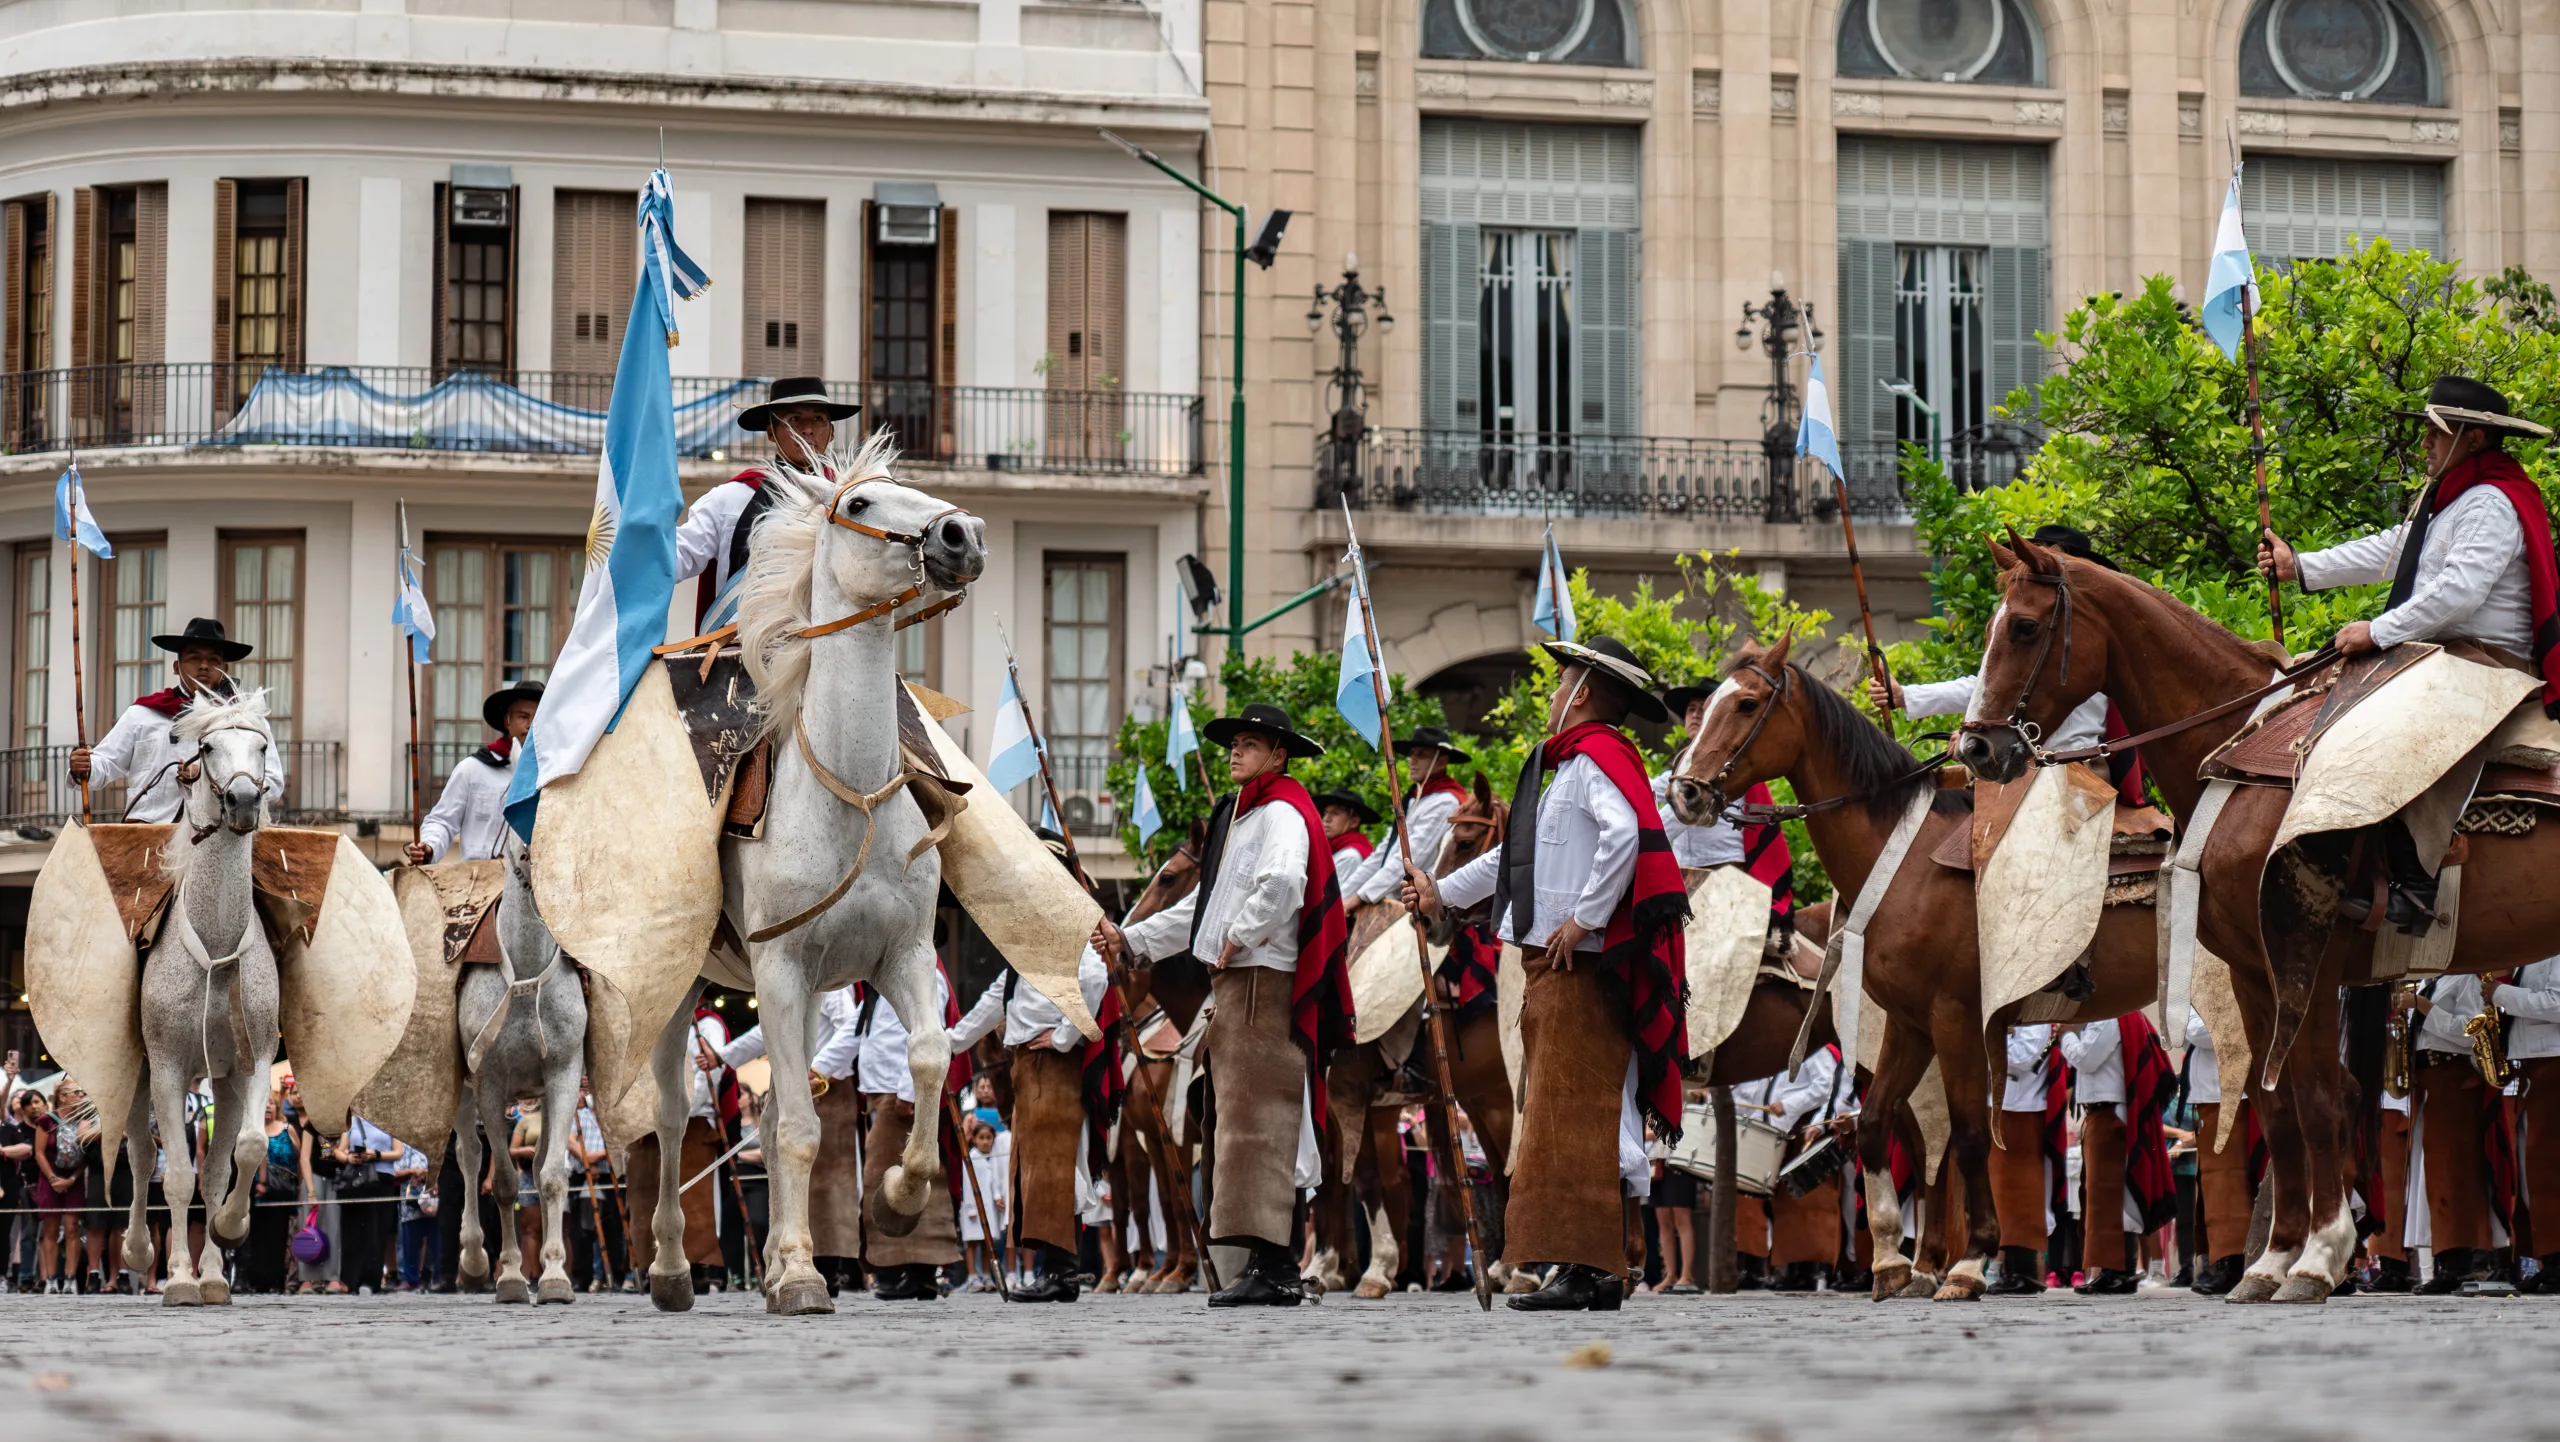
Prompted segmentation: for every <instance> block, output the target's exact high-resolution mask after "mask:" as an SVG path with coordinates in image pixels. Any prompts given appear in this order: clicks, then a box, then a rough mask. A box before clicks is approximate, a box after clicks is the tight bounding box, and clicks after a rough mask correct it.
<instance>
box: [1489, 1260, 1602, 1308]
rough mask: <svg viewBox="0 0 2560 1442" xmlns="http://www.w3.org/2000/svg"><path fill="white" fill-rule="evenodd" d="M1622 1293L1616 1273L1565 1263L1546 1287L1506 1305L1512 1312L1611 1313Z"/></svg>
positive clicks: (1513, 1299)
mask: <svg viewBox="0 0 2560 1442" xmlns="http://www.w3.org/2000/svg"><path fill="white" fill-rule="evenodd" d="M1625 1294H1626V1288H1625V1284H1624V1283H1622V1282H1620V1281H1619V1280H1618V1277H1617V1274H1616V1273H1614V1272H1604V1271H1601V1270H1600V1269H1599V1268H1597V1267H1586V1266H1583V1265H1581V1264H1580V1263H1578V1262H1567V1263H1565V1264H1564V1265H1563V1266H1561V1267H1558V1268H1556V1270H1555V1275H1554V1276H1551V1277H1549V1278H1548V1279H1547V1284H1546V1285H1545V1286H1543V1287H1540V1288H1539V1289H1538V1290H1536V1291H1534V1292H1531V1293H1529V1294H1528V1295H1526V1296H1521V1297H1513V1298H1512V1299H1511V1300H1510V1302H1509V1303H1508V1305H1509V1306H1510V1308H1511V1310H1513V1311H1515V1312H1614V1311H1616V1310H1618V1303H1619V1301H1620V1300H1621V1299H1622V1298H1623V1297H1624V1296H1625Z"/></svg>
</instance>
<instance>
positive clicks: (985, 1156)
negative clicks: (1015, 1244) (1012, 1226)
mask: <svg viewBox="0 0 2560 1442" xmlns="http://www.w3.org/2000/svg"><path fill="white" fill-rule="evenodd" d="M996 1141H997V1146H998V1149H997V1150H994V1151H984V1152H982V1151H979V1150H978V1149H977V1148H976V1147H971V1148H969V1173H970V1175H969V1176H967V1177H963V1178H961V1180H960V1240H962V1241H964V1242H983V1241H985V1240H986V1239H987V1234H986V1230H985V1227H990V1226H991V1227H994V1228H995V1229H996V1232H997V1234H998V1235H1002V1234H1003V1232H1004V1229H1005V1220H1004V1204H1005V1201H1006V1197H1005V1186H1006V1183H1005V1160H1006V1158H1005V1156H1004V1153H1003V1151H1002V1145H1003V1141H1004V1138H1003V1137H1002V1136H998V1137H997V1138H996ZM973 1182H974V1185H973V1184H972V1183H973ZM982 1199H983V1200H984V1201H985V1203H986V1207H987V1211H986V1222H985V1225H984V1226H981V1225H980V1223H979V1221H978V1204H979V1202H980V1201H981V1200H982Z"/></svg>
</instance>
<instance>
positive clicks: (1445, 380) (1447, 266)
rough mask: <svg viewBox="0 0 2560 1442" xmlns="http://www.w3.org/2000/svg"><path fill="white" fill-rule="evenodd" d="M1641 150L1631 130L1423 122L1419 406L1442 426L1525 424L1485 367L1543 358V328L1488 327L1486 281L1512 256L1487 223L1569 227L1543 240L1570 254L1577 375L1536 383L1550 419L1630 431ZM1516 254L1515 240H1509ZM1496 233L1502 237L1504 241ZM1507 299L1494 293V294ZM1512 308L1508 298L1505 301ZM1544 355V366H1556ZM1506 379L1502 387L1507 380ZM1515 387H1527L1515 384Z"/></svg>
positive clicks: (1514, 369) (1523, 229)
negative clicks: (1498, 261) (1561, 382)
mask: <svg viewBox="0 0 2560 1442" xmlns="http://www.w3.org/2000/svg"><path fill="white" fill-rule="evenodd" d="M1639 161H1640V150H1639V146H1638V141H1637V134H1636V132H1635V131H1634V130H1632V129H1629V128H1625V127H1618V126H1599V125H1537V124H1523V123H1518V122H1510V121H1485V120H1463V119H1455V118H1440V117H1428V116H1426V117H1425V118H1424V120H1423V126H1422V289H1423V298H1422V299H1423V304H1422V309H1423V337H1422V414H1423V425H1424V426H1426V427H1428V428H1430V429H1433V430H1457V431H1474V430H1489V429H1496V428H1500V427H1504V426H1506V425H1507V426H1509V427H1510V428H1514V429H1517V428H1523V427H1527V426H1528V425H1529V423H1528V422H1527V421H1526V420H1524V419H1523V418H1522V417H1521V416H1520V415H1519V414H1518V411H1519V404H1518V403H1517V402H1516V401H1515V402H1513V403H1512V408H1513V411H1514V414H1513V415H1512V416H1511V417H1510V418H1509V419H1508V421H1506V420H1505V418H1503V417H1501V416H1498V415H1495V414H1493V413H1492V410H1494V409H1498V408H1499V406H1500V404H1501V403H1497V402H1491V401H1489V400H1488V395H1489V394H1491V393H1492V392H1489V391H1488V389H1487V387H1486V385H1485V379H1486V377H1487V375H1488V374H1495V375H1499V374H1513V375H1517V374H1522V373H1526V371H1528V370H1535V369H1537V368H1539V366H1540V355H1541V352H1540V351H1539V349H1538V345H1539V336H1538V334H1537V333H1536V330H1535V327H1523V326H1518V325H1512V326H1507V327H1502V328H1497V329H1496V330H1493V331H1488V329H1487V326H1486V315H1487V309H1486V307H1487V305H1488V295H1489V292H1488V289H1487V287H1488V286H1489V285H1495V284H1503V285H1509V284H1512V283H1513V282H1512V281H1510V280H1508V279H1506V278H1507V277H1512V276H1515V275H1517V274H1518V273H1520V272H1519V268H1518V266H1517V265H1515V264H1505V265H1503V266H1500V267H1492V268H1489V258H1492V257H1494V252H1493V251H1489V250H1488V248H1487V247H1488V239H1487V234H1486V233H1487V232H1488V231H1493V232H1497V233H1498V234H1499V233H1517V234H1521V235H1532V236H1534V235H1556V234H1558V233H1560V232H1570V233H1571V244H1570V246H1565V245H1561V244H1550V245H1544V246H1542V249H1545V250H1550V251H1552V252H1553V253H1554V254H1556V255H1557V256H1559V257H1561V256H1564V255H1568V254H1569V255H1570V256H1571V269H1570V276H1571V279H1570V283H1569V287H1568V288H1567V289H1565V290H1564V291H1562V292H1561V293H1560V296H1559V298H1560V300H1561V302H1562V308H1561V310H1560V311H1559V312H1558V313H1559V315H1560V316H1563V317H1569V320H1570V324H1571V327H1572V330H1571V338H1570V341H1569V343H1568V344H1569V346H1570V355H1571V357H1572V369H1573V372H1574V375H1573V377H1572V379H1573V381H1574V384H1573V385H1572V386H1571V388H1570V391H1569V393H1567V392H1566V391H1565V390H1564V389H1563V388H1561V387H1547V388H1540V389H1539V390H1538V391H1537V394H1538V396H1539V398H1540V400H1539V404H1540V405H1541V406H1545V405H1546V399H1547V398H1548V397H1549V396H1551V395H1552V396H1553V397H1554V398H1555V400H1556V401H1557V402H1558V403H1559V404H1558V405H1556V406H1547V407H1546V409H1545V414H1546V415H1547V417H1548V418H1549V420H1550V421H1552V422H1554V423H1558V424H1560V425H1561V426H1563V427H1569V428H1570V429H1571V431H1573V432H1574V433H1575V434H1580V435H1633V434H1635V433H1636V432H1637V431H1638V430H1639V429H1640V427H1641V406H1642V385H1641V381H1640V378H1639V373H1640V370H1641V360H1642V352H1641V317H1642V314H1643V311H1642V300H1641V290H1640V286H1639V268H1640V266H1641V263H1642V257H1641V250H1642V247H1641V243H1640V227H1639V216H1640V211H1639V197H1640V193H1641V175H1640V167H1639ZM1508 244H1510V245H1511V246H1512V247H1513V249H1512V250H1511V251H1510V252H1508V253H1509V254H1512V255H1516V254H1518V250H1517V246H1518V244H1519V243H1518V242H1508ZM1500 249H1501V247H1500V246H1496V247H1495V251H1499V250H1500ZM1497 299H1498V298H1497ZM1501 314H1503V315H1505V316H1508V315H1510V314H1512V312H1511V311H1508V310H1503V311H1501ZM1553 359H1554V358H1553V357H1548V361H1549V364H1548V367H1547V368H1548V369H1549V370H1550V371H1551V370H1552V369H1553V366H1552V361H1553ZM1497 389H1499V388H1497ZM1507 393H1509V394H1514V395H1517V394H1518V393H1519V392H1518V391H1517V388H1516V387H1515V388H1514V389H1513V390H1512V391H1511V392H1507Z"/></svg>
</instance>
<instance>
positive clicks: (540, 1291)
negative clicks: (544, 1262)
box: [533, 1277, 578, 1307]
mask: <svg viewBox="0 0 2560 1442" xmlns="http://www.w3.org/2000/svg"><path fill="white" fill-rule="evenodd" d="M533 1300H534V1301H535V1302H536V1303H538V1304H540V1305H542V1306H546V1307H547V1306H550V1305H552V1304H553V1303H558V1304H560V1305H562V1306H566V1305H568V1304H569V1303H571V1302H574V1301H576V1300H578V1289H577V1288H575V1287H572V1286H570V1285H569V1279H568V1278H566V1277H545V1278H543V1279H542V1285H541V1286H540V1287H538V1288H536V1289H535V1290H534V1294H533Z"/></svg>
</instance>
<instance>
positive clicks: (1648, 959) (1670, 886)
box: [1531, 721, 1689, 1141]
mask: <svg viewBox="0 0 2560 1442" xmlns="http://www.w3.org/2000/svg"><path fill="white" fill-rule="evenodd" d="M1541 755H1542V759H1543V761H1544V764H1545V766H1546V769H1547V772H1548V774H1550V775H1553V774H1554V773H1555V771H1556V769H1557V768H1559V767H1561V766H1563V765H1564V763H1565V762H1567V761H1569V760H1571V759H1573V758H1574V757H1576V756H1587V757H1589V758H1590V759H1591V762H1592V764H1593V765H1595V766H1598V767H1599V768H1600V774H1601V775H1603V776H1606V777H1607V778H1609V784H1610V785H1612V786H1615V787H1617V788H1618V794H1619V795H1620V796H1621V797H1623V798H1625V800H1626V803H1627V805H1628V806H1629V807H1630V808H1631V809H1633V810H1634V812H1635V814H1636V866H1635V876H1634V878H1633V879H1632V881H1631V882H1630V883H1629V885H1628V888H1627V897H1626V900H1625V901H1623V902H1621V903H1620V904H1619V905H1618V907H1617V908H1616V909H1615V910H1613V911H1611V912H1610V913H1609V928H1608V930H1607V931H1606V932H1604V933H1602V935H1601V938H1600V961H1601V970H1600V976H1601V979H1602V984H1603V985H1604V986H1614V987H1615V988H1617V989H1619V990H1620V991H1621V994H1622V995H1623V996H1624V998H1625V1004H1626V1017H1627V1035H1628V1037H1629V1038H1630V1039H1631V1040H1632V1041H1633V1042H1634V1043H1635V1049H1636V1098H1637V1101H1638V1102H1639V1103H1640V1104H1641V1105H1642V1106H1643V1108H1644V1109H1645V1111H1646V1112H1647V1113H1648V1114H1649V1115H1650V1116H1651V1117H1652V1119H1653V1123H1654V1126H1655V1127H1656V1128H1657V1129H1659V1130H1660V1131H1661V1133H1662V1135H1663V1137H1664V1139H1665V1140H1668V1141H1678V1140H1679V1139H1680V1100H1681V1098H1680V1065H1681V1063H1682V1062H1685V1061H1687V1060H1688V1058H1689V1018H1688V1009H1689V1003H1688V997H1689V980H1688V949H1687V944H1686V940H1685V938H1684V936H1683V928H1684V927H1685V926H1686V925H1687V923H1688V920H1689V893H1688V890H1687V888H1685V887H1683V886H1682V885H1681V884H1680V862H1679V859H1678V858H1676V857H1674V856H1673V855H1672V854H1671V838H1670V837H1668V836H1666V835H1664V834H1663V831H1662V813H1661V812H1660V811H1658V810H1656V809H1655V807H1654V804H1653V781H1652V778H1651V777H1649V776H1647V775H1645V769H1644V757H1643V756H1642V755H1640V754H1639V753H1638V752H1637V751H1636V744H1635V743H1634V742H1632V741H1630V740H1628V739H1627V737H1626V733H1625V732H1622V731H1620V730H1619V729H1618V728H1616V727H1614V726H1610V725H1606V724H1604V723H1602V722H1598V721H1585V722H1583V723H1582V724H1581V725H1579V726H1576V727H1573V728H1572V729H1570V730H1568V731H1566V732H1564V733H1563V734H1561V735H1559V736H1555V737H1552V738H1550V739H1549V740H1548V742H1547V744H1546V747H1545V750H1544V751H1543V752H1542V753H1541ZM1531 824H1533V825H1534V824H1535V822H1534V819H1533V820H1532V822H1531Z"/></svg>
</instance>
